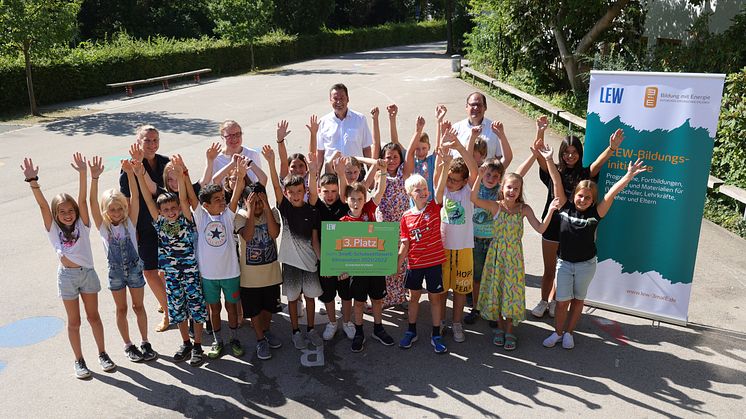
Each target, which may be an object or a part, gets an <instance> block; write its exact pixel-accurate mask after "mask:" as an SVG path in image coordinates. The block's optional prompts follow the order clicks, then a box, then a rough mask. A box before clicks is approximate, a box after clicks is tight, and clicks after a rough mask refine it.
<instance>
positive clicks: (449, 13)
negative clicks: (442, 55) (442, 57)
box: [445, 0, 454, 55]
mask: <svg viewBox="0 0 746 419" xmlns="http://www.w3.org/2000/svg"><path fill="white" fill-rule="evenodd" d="M445 2H446V42H447V44H448V46H447V48H446V54H449V55H450V54H453V53H454V48H453V46H454V45H453V0H445Z"/></svg>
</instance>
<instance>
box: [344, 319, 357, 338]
mask: <svg viewBox="0 0 746 419" xmlns="http://www.w3.org/2000/svg"><path fill="white" fill-rule="evenodd" d="M342 330H344V332H345V335H347V338H348V339H354V338H355V325H354V324H353V323H352V322H347V323H342Z"/></svg>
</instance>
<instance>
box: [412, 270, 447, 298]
mask: <svg viewBox="0 0 746 419" xmlns="http://www.w3.org/2000/svg"><path fill="white" fill-rule="evenodd" d="M423 279H424V280H425V287H426V288H427V292H429V293H432V294H440V293H441V292H443V291H445V289H443V265H441V264H437V265H435V266H430V267H427V268H415V269H407V275H406V278H405V279H404V288H406V289H408V290H412V291H422V280H423Z"/></svg>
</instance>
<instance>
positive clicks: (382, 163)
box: [376, 159, 387, 172]
mask: <svg viewBox="0 0 746 419" xmlns="http://www.w3.org/2000/svg"><path fill="white" fill-rule="evenodd" d="M386 166H387V164H386V160H385V159H378V160H376V169H378V170H380V171H381V172H385V171H386Z"/></svg>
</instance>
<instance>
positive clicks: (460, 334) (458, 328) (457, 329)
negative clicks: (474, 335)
mask: <svg viewBox="0 0 746 419" xmlns="http://www.w3.org/2000/svg"><path fill="white" fill-rule="evenodd" d="M453 340H454V341H456V342H458V343H461V342H463V341H465V340H466V336H464V325H462V324H461V323H454V324H453Z"/></svg>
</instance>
